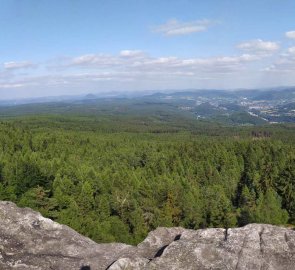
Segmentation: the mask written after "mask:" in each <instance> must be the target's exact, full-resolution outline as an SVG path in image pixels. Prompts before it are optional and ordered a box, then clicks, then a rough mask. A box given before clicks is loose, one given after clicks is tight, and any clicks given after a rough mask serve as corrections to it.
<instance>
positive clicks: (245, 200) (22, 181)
mask: <svg viewBox="0 0 295 270" xmlns="http://www.w3.org/2000/svg"><path fill="white" fill-rule="evenodd" d="M145 119H148V118H145ZM176 120H177V121H178V122H177V123H175V122H172V121H171V119H168V120H167V121H166V122H159V121H158V122H155V121H154V122H153V121H148V120H144V121H143V120H141V119H135V118H133V119H130V118H122V119H118V118H117V117H109V118H108V117H105V118H97V119H95V118H91V117H86V116H85V117H84V118H79V117H75V116H67V117H57V116H45V115H43V116H30V117H14V118H11V119H5V120H3V121H2V122H1V124H0V199H1V200H10V201H14V202H16V203H17V204H18V205H19V206H27V207H31V208H33V209H36V210H38V211H40V212H41V213H42V214H43V215H45V216H46V217H49V218H51V219H53V220H55V221H57V222H60V223H63V224H66V225H68V226H70V227H72V228H73V229H75V230H77V231H78V232H80V233H82V234H84V235H86V236H89V237H90V238H92V239H93V240H95V241H97V242H112V241H120V242H125V243H133V244H135V243H138V242H140V241H141V240H142V239H143V238H144V237H145V236H146V234H147V233H148V232H149V231H150V230H153V229H155V228H156V227H158V226H184V227H186V228H193V229H195V228H205V227H217V226H222V227H229V226H242V225H245V224H247V223H250V222H263V223H271V224H282V225H288V224H295V141H294V138H295V136H294V135H295V128H294V126H292V125H291V126H290V125H289V126H283V125H281V126H279V125H276V126H260V127H235V128H232V127H227V128H225V127H221V126H218V125H212V124H209V123H208V124H206V123H202V122H197V121H195V122H194V125H190V124H189V123H187V122H185V121H181V119H180V120H179V119H176Z"/></svg>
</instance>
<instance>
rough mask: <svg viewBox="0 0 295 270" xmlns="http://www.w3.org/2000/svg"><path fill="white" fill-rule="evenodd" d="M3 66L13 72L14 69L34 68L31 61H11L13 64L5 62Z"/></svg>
mask: <svg viewBox="0 0 295 270" xmlns="http://www.w3.org/2000/svg"><path fill="white" fill-rule="evenodd" d="M3 66H4V68H5V69H7V70H13V69H23V68H32V67H34V64H33V63H32V62H30V61H22V62H14V61H11V62H5V63H4V64H3Z"/></svg>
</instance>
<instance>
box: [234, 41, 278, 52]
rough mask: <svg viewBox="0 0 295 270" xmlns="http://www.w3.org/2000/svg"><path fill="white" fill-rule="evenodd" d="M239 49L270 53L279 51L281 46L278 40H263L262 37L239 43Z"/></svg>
mask: <svg viewBox="0 0 295 270" xmlns="http://www.w3.org/2000/svg"><path fill="white" fill-rule="evenodd" d="M237 47H238V48H239V49H241V50H243V51H247V52H251V53H254V54H270V53H273V52H275V51H277V50H278V49H279V48H280V46H279V44H278V43H277V42H273V41H263V40H261V39H255V40H250V41H247V42H243V43H240V44H238V46H237Z"/></svg>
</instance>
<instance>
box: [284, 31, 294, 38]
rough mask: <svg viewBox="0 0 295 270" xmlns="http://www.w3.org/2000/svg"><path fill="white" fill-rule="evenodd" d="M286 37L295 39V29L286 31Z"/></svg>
mask: <svg viewBox="0 0 295 270" xmlns="http://www.w3.org/2000/svg"><path fill="white" fill-rule="evenodd" d="M286 37H287V38H291V39H295V31H288V32H286Z"/></svg>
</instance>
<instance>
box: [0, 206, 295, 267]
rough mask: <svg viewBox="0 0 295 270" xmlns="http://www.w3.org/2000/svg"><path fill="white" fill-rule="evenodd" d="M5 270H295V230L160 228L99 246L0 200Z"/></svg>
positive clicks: (258, 226) (0, 251)
mask: <svg viewBox="0 0 295 270" xmlns="http://www.w3.org/2000/svg"><path fill="white" fill-rule="evenodd" d="M0 269H3V270H6V269H24V270H26V269H44V270H45V269H46V270H47V269H77V270H100V269H109V270H121V269H134V270H136V269H143V270H145V269H146V270H148V269H164V270H165V269H169V270H170V269H188V270H189V269H200V270H203V269H204V270H205V269H206V270H207V269H216V270H217V269H219V270H220V269H236V270H238V269H240V270H241V269H250V270H251V269H253V270H255V269H269V270H272V269H273V270H293V269H294V270H295V231H293V230H291V229H287V228H281V227H277V226H272V225H266V224H249V225H247V226H245V227H242V228H234V229H228V230H225V229H221V228H216V229H202V230H188V229H184V228H180V227H177V228H158V229H156V230H155V231H152V232H150V233H149V235H148V236H147V238H146V239H145V240H144V241H143V242H142V243H140V244H139V245H138V246H136V247H135V246H130V245H125V244H120V243H111V244H97V243H95V242H94V241H92V240H90V239H89V238H87V237H84V236H82V235H80V234H78V233H77V232H75V231H74V230H72V229H71V228H69V227H68V226H65V225H60V224H58V223H56V222H54V221H52V220H50V219H47V218H44V217H43V216H42V215H41V214H40V213H38V212H35V211H33V210H32V209H29V208H19V207H17V206H16V205H15V204H14V203H11V202H3V201H0Z"/></svg>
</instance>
